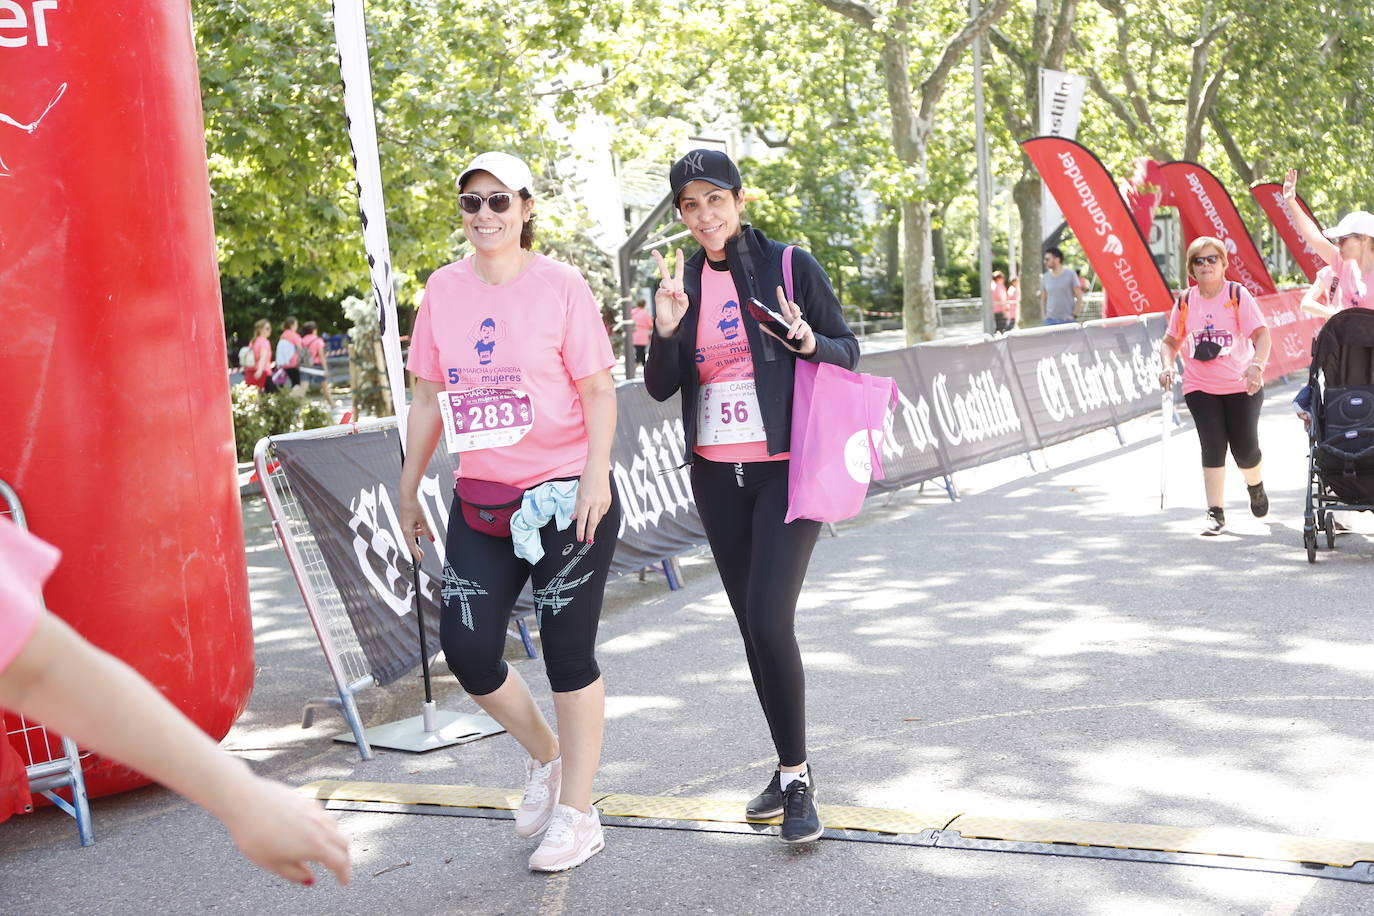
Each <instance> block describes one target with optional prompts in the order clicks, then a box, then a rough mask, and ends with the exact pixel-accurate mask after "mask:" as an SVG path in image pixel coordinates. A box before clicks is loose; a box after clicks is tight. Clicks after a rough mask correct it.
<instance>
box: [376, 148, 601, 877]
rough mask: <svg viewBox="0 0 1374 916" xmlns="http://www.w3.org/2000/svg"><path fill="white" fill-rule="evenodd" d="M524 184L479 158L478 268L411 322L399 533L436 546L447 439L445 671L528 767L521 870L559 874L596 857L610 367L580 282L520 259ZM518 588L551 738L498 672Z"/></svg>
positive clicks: (468, 180) (471, 264)
mask: <svg viewBox="0 0 1374 916" xmlns="http://www.w3.org/2000/svg"><path fill="white" fill-rule="evenodd" d="M532 184H533V179H532V177H531V175H530V170H529V168H528V167H527V166H526V165H525V163H523V162H521V161H520V160H519V159H517V158H515V157H514V156H511V155H508V154H506V153H483V154H482V155H480V156H478V157H477V158H476V159H474V160H473V161H472V164H471V165H469V166H468V168H467V169H466V170H464V172H463V174H462V175H461V176H460V177H459V179H458V190H459V191H460V193H459V195H458V202H459V205H460V207H461V209H462V213H463V233H464V235H465V236H466V237H467V240H468V242H469V244H471V245H472V248H473V253H472V255H471V256H469V257H466V258H463V259H462V260H461V261H457V262H455V263H452V264H449V265H447V266H444V267H441V268H439V269H438V270H436V271H435V272H434V273H433V274H431V275H430V277H429V280H428V282H427V283H426V284H425V296H424V300H423V302H422V303H421V305H420V311H419V313H418V314H417V315H416V317H415V327H414V330H413V331H412V332H411V338H410V356H409V361H408V367H409V368H410V370H411V371H412V372H413V373H415V396H414V400H413V402H412V404H411V406H410V417H409V429H408V431H407V438H406V460H405V467H404V469H403V470H402V473H401V487H400V489H401V494H400V513H399V515H400V518H399V521H400V524H401V530H402V531H404V532H405V533H406V534H407V536H408V537H410V538H419V537H428V538H429V539H430V540H431V541H432V540H434V538H433V535H432V534H431V533H430V529H429V525H428V523H427V521H426V519H425V513H424V510H423V509H422V508H421V505H420V502H419V499H418V488H419V484H420V481H421V479H422V478H423V477H424V474H425V471H426V469H427V468H428V466H429V460H430V457H431V456H432V455H433V454H434V449H435V447H436V446H437V445H438V443H439V439H440V437H441V436H442V437H443V438H444V440H445V441H446V443H447V446H448V448H449V450H450V451H455V452H459V453H460V455H461V456H460V459H459V465H458V480H457V493H456V494H455V497H454V504H453V509H452V511H451V512H450V513H449V518H448V532H447V537H446V539H445V547H444V556H445V557H446V558H447V561H446V564H445V566H444V579H443V591H442V595H443V616H442V619H441V624H440V639H441V641H442V643H443V648H444V656H445V658H446V659H447V661H448V665H449V668H450V669H451V670H452V671H453V673H454V674H455V675H456V676H457V677H458V680H459V682H460V683H461V684H462V685H463V689H464V690H466V691H467V692H468V694H469V695H470V696H472V697H473V699H474V700H476V701H477V703H478V705H480V706H481V707H482V708H483V709H484V710H486V711H487V713H489V714H490V715H491V716H492V718H494V719H496V721H498V722H500V723H501V725H502V726H503V727H504V728H505V729H506V730H507V731H508V732H510V734H511V736H512V737H514V738H515V739H516V740H517V741H518V742H520V745H521V746H522V747H523V748H524V749H525V751H526V752H527V753H528V754H529V759H528V762H527V770H526V775H527V780H526V785H525V796H524V799H523V801H522V802H521V805H520V809H519V810H518V811H517V812H516V815H515V830H516V833H517V834H518V835H519V836H521V837H524V838H528V837H533V836H536V835H538V834H540V833H541V832H543V833H544V839H543V842H542V843H541V844H540V846H539V848H538V849H536V850H535V851H534V854H533V855H532V856H530V863H529V864H530V868H531V869H534V870H536V871H562V870H564V869H568V868H572V867H574V866H576V865H579V864H581V863H582V862H584V861H586V859H587V858H589V857H590V856H592V855H594V854H595V853H597V852H599V851H600V850H601V849H602V847H603V846H604V845H605V840H604V837H603V834H602V831H601V823H600V821H599V819H598V817H597V812H596V809H595V808H593V807H592V803H591V793H592V779H593V777H594V776H595V775H596V769H597V764H598V761H599V760H600V756H601V732H602V719H603V713H604V709H605V692H604V688H603V686H602V681H601V672H600V669H599V668H598V667H597V664H596V658H595V655H594V648H595V644H596V627H597V622H598V620H599V619H600V615H601V599H602V592H603V590H604V588H605V584H606V574H607V572H608V571H609V569H610V564H611V557H612V555H613V554H614V553H615V546H616V539H617V537H618V536H619V531H620V502H619V498H618V496H617V494H616V491H615V487H614V485H613V484H612V481H611V440H612V438H613V437H614V435H615V383H614V382H613V381H612V379H611V371H610V370H611V366H612V365H614V364H615V356H614V354H613V353H612V351H611V342H610V338H609V337H608V336H607V334H606V327H605V325H604V324H603V323H602V321H601V313H600V309H599V308H598V307H597V303H596V300H595V298H594V297H593V296H592V292H591V289H590V287H588V285H587V281H586V280H584V279H583V278H582V275H581V274H579V273H578V272H577V271H576V270H574V269H573V268H571V267H569V266H567V265H566V264H561V263H559V262H557V261H554V260H551V259H550V258H547V257H545V256H544V255H542V254H536V253H535V252H533V251H532V250H530V248H531V245H532V244H533V225H532V219H533V213H534V200H533V198H532V197H531V195H530V187H531V185H532ZM516 507H518V511H516V512H515V516H514V518H510V520H509V524H503V522H504V521H505V520H506V518H508V517H509V516H510V514H511V512H512V511H514V510H515V508H516ZM555 522H556V524H555ZM513 533H514V534H513ZM411 549H412V554H413V555H414V557H415V559H416V560H417V562H418V561H419V560H420V559H421V557H422V556H423V554H422V552H421V550H420V548H419V547H418V546H416V545H414V544H412V548H411ZM526 582H529V583H530V584H531V585H532V586H533V588H534V603H535V609H536V613H537V615H538V620H539V629H540V636H541V639H542V642H543V649H544V665H545V669H546V670H547V672H548V676H549V684H550V686H551V687H552V688H553V705H554V709H555V711H556V712H557V714H558V725H559V733H558V734H557V735H555V734H554V732H553V730H552V729H551V728H550V727H549V724H548V722H547V721H545V719H544V716H543V714H541V713H540V711H539V707H538V706H536V705H535V702H534V699H533V697H531V695H530V691H529V688H528V687H526V686H525V682H524V680H522V679H521V677H520V675H519V674H518V673H517V672H516V671H515V669H514V668H511V667H509V666H508V665H507V664H506V663H505V661H503V660H502V658H501V656H502V653H503V651H504V648H505V642H506V626H507V622H508V621H509V619H510V615H511V611H512V610H513V609H514V607H515V602H516V599H517V598H518V597H519V595H520V590H521V589H522V588H523V587H524V585H525V583H526Z"/></svg>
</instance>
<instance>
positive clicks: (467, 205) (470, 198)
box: [458, 191, 518, 213]
mask: <svg viewBox="0 0 1374 916" xmlns="http://www.w3.org/2000/svg"><path fill="white" fill-rule="evenodd" d="M517 196H518V195H516V194H514V193H512V192H510V191H497V192H496V193H495V194H488V195H487V196H486V197H483V196H482V195H481V194H459V195H458V206H460V207H462V208H463V212H464V213H477V212H478V211H480V210H481V209H482V204H483V203H484V202H485V203H486V205H487V206H488V207H490V208H491V212H492V213H505V212H506V211H507V210H509V209H510V205H511V204H513V203H515V198H516V197H517Z"/></svg>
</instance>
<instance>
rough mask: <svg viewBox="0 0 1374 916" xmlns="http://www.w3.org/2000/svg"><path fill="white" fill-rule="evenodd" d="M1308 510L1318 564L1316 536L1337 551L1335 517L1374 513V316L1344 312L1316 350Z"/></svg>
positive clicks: (1309, 540)
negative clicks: (1321, 534) (1342, 513)
mask: <svg viewBox="0 0 1374 916" xmlns="http://www.w3.org/2000/svg"><path fill="white" fill-rule="evenodd" d="M1307 384H1308V389H1309V390H1310V391H1311V393H1312V403H1311V409H1310V410H1309V411H1308V413H1309V414H1310V415H1311V418H1312V422H1311V426H1310V429H1309V442H1308V452H1307V509H1306V512H1305V514H1304V515H1303V524H1302V542H1303V546H1304V547H1306V548H1307V562H1309V563H1315V562H1317V531H1318V529H1321V530H1323V531H1325V532H1326V546H1327V547H1328V548H1334V547H1335V546H1336V521H1335V519H1334V518H1333V512H1334V511H1335V510H1341V511H1350V512H1360V511H1366V512H1374V310H1370V309H1364V308H1353V309H1345V310H1344V311H1341V312H1338V313H1336V314H1335V315H1333V316H1332V317H1331V319H1330V320H1329V321H1327V322H1326V325H1325V327H1323V328H1322V329H1321V333H1319V334H1318V335H1317V339H1316V341H1315V342H1314V343H1313V345H1312V368H1311V370H1310V372H1309V375H1308V381H1307Z"/></svg>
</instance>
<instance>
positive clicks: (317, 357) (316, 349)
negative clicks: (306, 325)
mask: <svg viewBox="0 0 1374 916" xmlns="http://www.w3.org/2000/svg"><path fill="white" fill-rule="evenodd" d="M301 346H303V347H305V352H307V353H309V354H310V364H311V365H312V366H322V365H324V338H323V337H321V336H320V335H318V334H306V335H305V336H304V337H302V338H301Z"/></svg>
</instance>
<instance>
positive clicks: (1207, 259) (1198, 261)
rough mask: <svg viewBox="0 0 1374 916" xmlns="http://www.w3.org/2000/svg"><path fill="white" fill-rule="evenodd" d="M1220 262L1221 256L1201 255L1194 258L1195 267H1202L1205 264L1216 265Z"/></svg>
mask: <svg viewBox="0 0 1374 916" xmlns="http://www.w3.org/2000/svg"><path fill="white" fill-rule="evenodd" d="M1220 260H1221V255H1219V254H1200V255H1198V256H1197V257H1195V258H1193V266H1194V267H1201V266H1202V265H1203V264H1215V263H1216V262H1217V261H1220Z"/></svg>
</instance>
